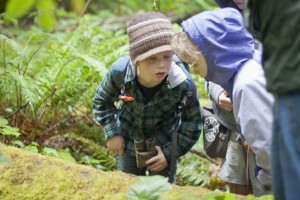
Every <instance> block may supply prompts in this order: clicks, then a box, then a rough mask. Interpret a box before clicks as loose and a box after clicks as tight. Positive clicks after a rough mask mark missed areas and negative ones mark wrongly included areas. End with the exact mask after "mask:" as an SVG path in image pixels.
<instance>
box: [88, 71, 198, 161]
mask: <svg viewBox="0 0 300 200" xmlns="http://www.w3.org/2000/svg"><path fill="white" fill-rule="evenodd" d="M113 73H114V70H113V69H110V71H109V73H108V74H107V75H106V77H105V78H104V79H103V81H102V82H101V84H100V85H99V87H98V89H97V91H96V94H95V96H94V98H93V112H94V115H95V118H96V120H97V121H98V122H99V123H100V124H101V125H102V126H103V128H104V130H105V134H106V140H107V139H110V138H112V137H114V136H116V135H122V136H123V137H124V139H125V143H126V145H125V151H126V153H128V154H130V155H132V156H134V155H135V150H134V142H133V140H134V139H135V138H144V139H145V138H149V137H153V138H154V140H155V143H156V145H157V146H160V147H161V149H162V151H163V153H164V155H165V157H166V159H167V161H168V162H169V163H170V160H171V157H170V156H171V152H170V150H171V140H172V139H171V135H172V133H173V130H174V123H175V111H176V110H177V107H178V104H179V102H180V101H181V96H182V94H184V95H186V94H187V91H189V90H191V88H190V85H189V84H188V82H187V81H191V80H186V81H185V82H183V83H181V84H180V85H178V86H177V87H175V88H172V89H170V88H169V87H168V83H167V82H166V83H165V84H164V85H163V86H162V87H161V88H160V90H159V91H158V92H157V93H156V94H155V95H154V97H153V98H152V99H151V100H149V101H148V102H147V103H145V98H144V97H143V95H142V93H141V92H140V91H139V89H138V87H137V84H136V80H135V79H132V80H131V81H128V82H126V83H125V88H126V89H125V93H126V95H127V96H132V97H134V98H135V101H132V102H121V104H120V105H119V106H118V107H117V106H116V105H117V104H116V103H115V102H116V101H117V99H118V95H119V94H120V90H119V88H118V87H117V85H116V84H115V83H114V81H113ZM194 92H196V91H194ZM200 133H201V114H200V104H199V100H198V98H197V95H192V97H190V98H188V100H187V104H186V106H184V108H183V109H182V115H181V125H180V127H179V129H178V139H177V150H176V155H177V157H179V156H182V155H184V154H185V153H187V152H188V151H189V150H190V149H191V148H192V146H193V145H194V144H195V143H196V142H197V140H198V138H199V136H200Z"/></svg>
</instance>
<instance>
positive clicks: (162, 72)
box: [137, 51, 173, 88]
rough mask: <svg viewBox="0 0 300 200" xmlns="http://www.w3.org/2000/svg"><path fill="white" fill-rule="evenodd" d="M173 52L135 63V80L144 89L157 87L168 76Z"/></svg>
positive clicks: (166, 52) (159, 54)
mask: <svg viewBox="0 0 300 200" xmlns="http://www.w3.org/2000/svg"><path fill="white" fill-rule="evenodd" d="M172 58H173V51H164V52H161V53H157V54H154V55H152V56H150V57H148V58H146V59H145V60H142V61H138V62H137V78H138V80H139V82H140V84H142V85H143V86H144V87H149V88H150V87H154V86H157V85H159V84H160V83H161V82H162V81H163V80H164V79H165V78H166V76H167V75H168V74H169V71H170V68H171V65H172Z"/></svg>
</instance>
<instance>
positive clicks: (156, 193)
mask: <svg viewBox="0 0 300 200" xmlns="http://www.w3.org/2000/svg"><path fill="white" fill-rule="evenodd" d="M171 189H172V186H171V184H170V183H169V182H168V179H167V178H165V177H162V176H144V177H142V176H141V177H138V178H137V179H136V181H135V182H134V183H133V184H132V185H131V186H130V188H129V189H128V191H127V192H126V197H127V198H128V199H130V200H157V199H159V198H160V196H161V195H162V194H163V193H164V192H166V191H169V190H171Z"/></svg>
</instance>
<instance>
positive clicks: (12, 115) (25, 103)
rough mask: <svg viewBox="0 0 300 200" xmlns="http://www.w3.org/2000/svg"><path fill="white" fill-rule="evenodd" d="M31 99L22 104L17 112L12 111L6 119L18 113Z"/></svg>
mask: <svg viewBox="0 0 300 200" xmlns="http://www.w3.org/2000/svg"><path fill="white" fill-rule="evenodd" d="M29 102H30V101H29V100H28V101H27V102H26V103H25V104H24V105H22V106H21V107H20V108H18V109H17V110H16V111H15V112H13V113H11V114H10V115H8V116H7V117H5V118H6V119H8V118H10V117H12V116H14V115H15V114H16V113H18V112H19V111H20V110H22V109H23V108H25V107H26V106H27V105H28V104H29Z"/></svg>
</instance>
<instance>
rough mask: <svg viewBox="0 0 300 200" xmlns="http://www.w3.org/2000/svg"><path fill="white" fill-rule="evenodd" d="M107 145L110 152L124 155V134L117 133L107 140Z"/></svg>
mask: <svg viewBox="0 0 300 200" xmlns="http://www.w3.org/2000/svg"><path fill="white" fill-rule="evenodd" d="M106 146H107V149H108V151H109V152H111V153H115V154H119V155H123V153H124V148H125V140H124V138H123V137H122V136H120V135H117V136H115V137H112V138H110V139H109V140H107V142H106Z"/></svg>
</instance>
